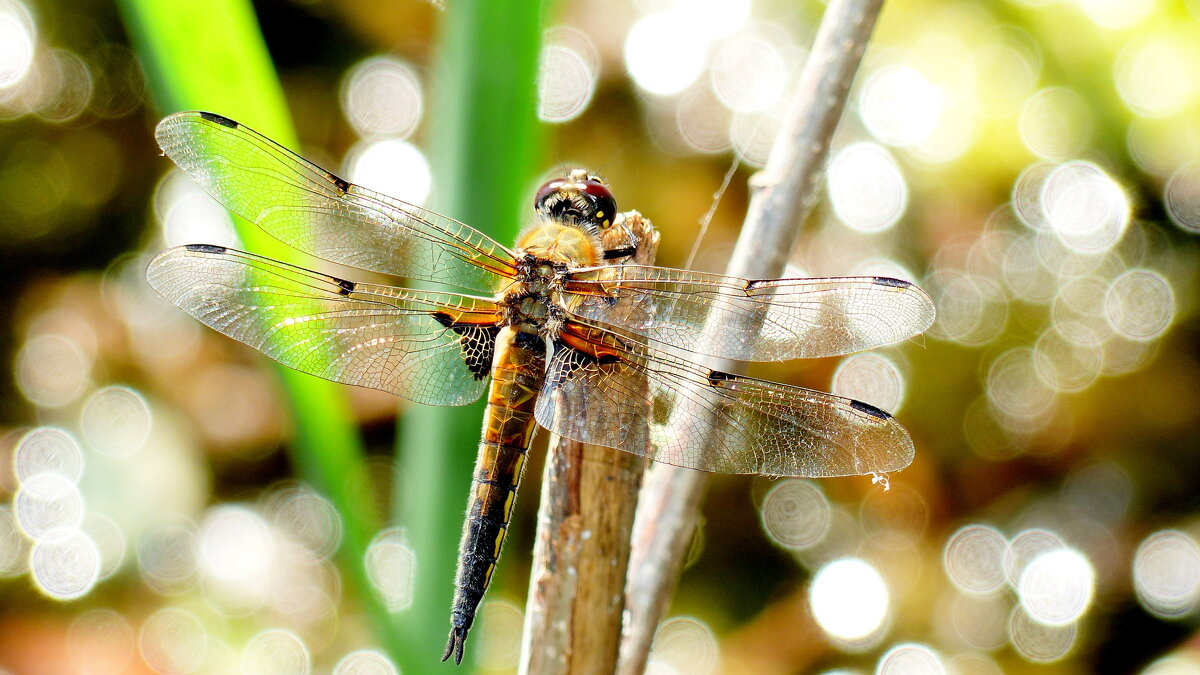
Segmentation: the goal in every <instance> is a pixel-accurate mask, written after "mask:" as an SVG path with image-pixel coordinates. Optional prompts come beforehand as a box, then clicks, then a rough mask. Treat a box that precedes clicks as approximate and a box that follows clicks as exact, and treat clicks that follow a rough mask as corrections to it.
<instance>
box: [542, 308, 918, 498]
mask: <svg viewBox="0 0 1200 675" xmlns="http://www.w3.org/2000/svg"><path fill="white" fill-rule="evenodd" d="M564 335H565V336H566V337H567V340H568V341H569V342H571V343H573V344H574V345H575V346H574V347H573V346H570V345H569V344H563V345H560V347H559V348H558V350H557V351H556V352H555V355H554V358H553V359H552V360H551V363H550V367H549V369H548V372H547V374H546V384H545V385H544V389H543V391H542V394H541V397H540V398H539V400H538V405H537V410H536V417H537V421H538V422H539V423H540V424H541V425H542V426H545V427H546V428H548V429H550V430H551V431H553V432H554V433H556V434H559V435H560V436H564V437H566V438H570V439H573V440H576V441H580V442H583V443H592V444H595V445H604V446H608V447H613V448H617V449H619V450H624V451H626V452H631V453H634V454H637V455H642V456H644V457H647V458H649V459H652V460H654V461H656V462H663V463H666V464H673V465H675V466H681V467H686V468H689V469H699V470H701V471H711V472H715V473H747V474H759V475H765V476H808V477H814V478H815V477H828V476H848V475H862V474H868V473H883V472H887V471H898V470H900V469H903V468H904V467H906V466H908V465H909V463H910V462H912V458H913V444H912V440H911V439H910V438H909V436H908V433H907V432H906V431H905V430H904V428H903V427H902V426H900V424H899V422H897V421H896V420H895V419H894V418H893V417H892V416H891V415H889V414H887V413H886V412H884V411H882V410H879V409H878V408H875V407H873V406H871V405H868V404H866V403H862V402H861V401H855V400H853V399H848V398H843V397H840V396H834V395H832V394H826V393H823V392H819V391H813V390H810V389H803V388H801V387H793V386H789V385H785V384H779V383H775V382H768V381H765V380H758V379H754V378H750V377H743V376H740V375H733V374H730V373H723V372H720V371H714V370H710V369H708V368H704V367H701V366H699V365H696V364H694V363H690V362H688V361H686V360H684V359H681V358H678V357H676V356H674V355H672V354H668V353H663V352H659V351H656V350H653V349H650V348H648V347H645V346H643V345H639V344H637V343H633V342H629V341H625V340H623V339H622V338H620V337H618V336H615V335H613V334H611V333H608V332H607V331H602V330H600V329H598V328H592V327H580V326H579V325H577V324H568V327H567V329H566V331H564Z"/></svg>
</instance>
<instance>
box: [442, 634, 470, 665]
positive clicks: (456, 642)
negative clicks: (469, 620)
mask: <svg viewBox="0 0 1200 675" xmlns="http://www.w3.org/2000/svg"><path fill="white" fill-rule="evenodd" d="M466 644H467V629H466V628H463V627H461V626H454V627H453V628H451V629H450V641H449V642H447V643H446V651H444V652H442V660H443V661H445V660H446V659H448V658H450V655H451V654H454V665H456V666H458V665H462V660H463V647H464V646H465V645H466Z"/></svg>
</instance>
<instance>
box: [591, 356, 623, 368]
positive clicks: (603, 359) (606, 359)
mask: <svg viewBox="0 0 1200 675" xmlns="http://www.w3.org/2000/svg"><path fill="white" fill-rule="evenodd" d="M620 360H621V357H619V356H617V355H616V354H612V353H605V354H601V355H600V358H598V359H596V362H597V363H599V364H600V365H602V366H606V365H609V364H611V363H617V362H618V361H620Z"/></svg>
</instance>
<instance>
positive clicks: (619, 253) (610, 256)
mask: <svg viewBox="0 0 1200 675" xmlns="http://www.w3.org/2000/svg"><path fill="white" fill-rule="evenodd" d="M634 253H637V249H636V248H634V247H632V246H625V247H623V248H610V249H608V250H607V251H605V252H604V259H605V260H616V259H617V258H627V257H629V256H631V255H633V254H634Z"/></svg>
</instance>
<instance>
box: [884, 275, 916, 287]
mask: <svg viewBox="0 0 1200 675" xmlns="http://www.w3.org/2000/svg"><path fill="white" fill-rule="evenodd" d="M875 283H877V284H879V285H880V286H891V287H893V288H908V287H909V286H912V284H911V283H909V282H907V281H904V280H903V279H893V278H891V277H875Z"/></svg>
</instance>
